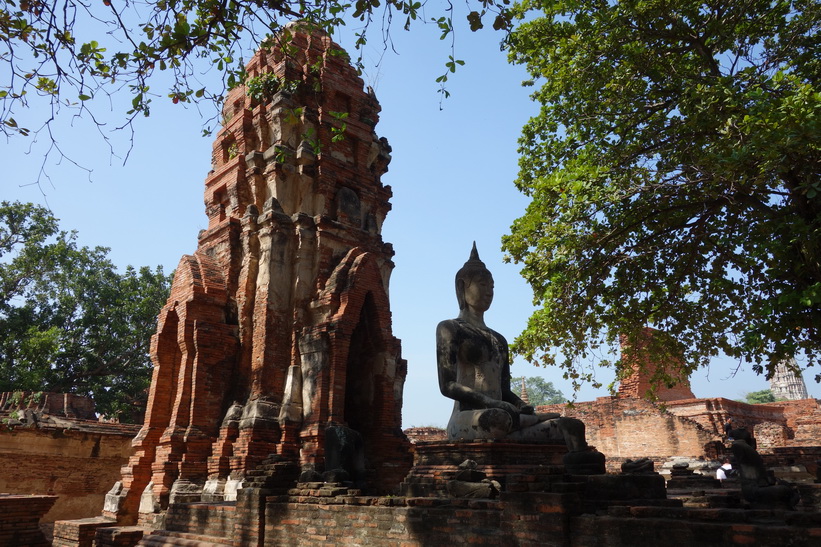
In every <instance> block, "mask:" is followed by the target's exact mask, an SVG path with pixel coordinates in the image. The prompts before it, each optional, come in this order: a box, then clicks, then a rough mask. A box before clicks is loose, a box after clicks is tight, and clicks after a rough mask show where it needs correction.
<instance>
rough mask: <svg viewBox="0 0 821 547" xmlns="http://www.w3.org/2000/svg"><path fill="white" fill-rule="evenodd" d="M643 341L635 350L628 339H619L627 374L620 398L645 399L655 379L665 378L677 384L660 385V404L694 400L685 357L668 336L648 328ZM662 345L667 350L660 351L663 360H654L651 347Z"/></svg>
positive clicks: (656, 392) (621, 385)
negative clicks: (652, 345)
mask: <svg viewBox="0 0 821 547" xmlns="http://www.w3.org/2000/svg"><path fill="white" fill-rule="evenodd" d="M642 336H643V338H642V339H640V340H639V341H638V343H637V344H636V347H630V346H629V342H628V340H627V337H626V336H622V337H621V339H620V343H621V351H622V359H623V360H624V361H625V372H627V374H626V375H625V376H624V377H623V378H622V379H621V381H620V383H619V396H621V397H634V398H637V399H644V398H646V397H647V396H648V394H649V393H650V391H651V389H652V383H653V380H654V379H657V380H658V379H660V378H661V377H662V376H664V375H666V376H669V377H671V378H673V379H674V380H675V382H676V383H675V384H674V385H670V386H667V385H664V384H663V383H660V384H659V385H658V386H657V388H656V391H655V393H654V395H655V397H656V398H657V399H658V400H659V401H679V400H682V399H695V398H696V397H695V395H693V392H692V390H691V389H690V378H689V376H688V375H687V374H686V373H684V372H681V365H682V362H683V358H682V354H681V353H680V351H679V350H677V348H676V345H675V343H673V342H672V341H670V340H669V339H668V338H667V337H666V336H664V335H663V334H662V333H660V332H659V331H657V330H656V329H651V328H649V327H647V328H645V329H644V331H643V333H642ZM653 343H656V344H663V345H664V349H658V350H657V351H658V354H659V355H662V356H666V358H665V357H662V359H661V360H659V359H658V358H657V359H656V360H653V359H652V358H651V355H650V351H649V348H648V346H649V345H650V344H653Z"/></svg>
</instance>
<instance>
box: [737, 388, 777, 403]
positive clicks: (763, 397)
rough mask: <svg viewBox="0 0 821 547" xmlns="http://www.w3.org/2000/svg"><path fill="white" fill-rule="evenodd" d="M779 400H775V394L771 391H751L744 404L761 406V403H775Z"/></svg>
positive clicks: (745, 397)
mask: <svg viewBox="0 0 821 547" xmlns="http://www.w3.org/2000/svg"><path fill="white" fill-rule="evenodd" d="M777 400H778V399H776V398H775V395H773V392H772V391H770V390H769V389H762V390H761V391H751V392H750V393H747V394H746V395H745V396H744V402H745V403H749V404H751V405H760V404H761V403H774V402H776V401H777Z"/></svg>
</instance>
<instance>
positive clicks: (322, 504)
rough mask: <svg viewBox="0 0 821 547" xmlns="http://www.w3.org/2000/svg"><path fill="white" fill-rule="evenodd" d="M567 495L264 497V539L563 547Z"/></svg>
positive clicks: (302, 542)
mask: <svg viewBox="0 0 821 547" xmlns="http://www.w3.org/2000/svg"><path fill="white" fill-rule="evenodd" d="M571 498H572V496H569V495H567V494H528V495H527V496H523V495H514V496H507V495H504V494H503V497H502V501H489V500H457V499H435V498H367V497H356V496H354V497H351V498H348V499H326V500H321V501H317V500H311V499H310V498H309V499H304V500H293V499H288V498H279V499H277V498H269V501H268V503H267V505H266V527H265V545H266V546H280V545H300V546H311V545H317V546H319V545H323V546H324V545H385V546H387V545H392V546H397V545H401V546H403V547H411V546H414V547H415V546H419V547H422V546H425V547H426V546H430V545H544V546H564V545H566V544H567V538H568V534H569V529H568V522H569V518H570V514H571V513H572V512H573V511H574V510H575V509H576V506H575V505H574V504H573V503H572V499H571ZM294 501H297V503H294ZM311 501H313V503H311Z"/></svg>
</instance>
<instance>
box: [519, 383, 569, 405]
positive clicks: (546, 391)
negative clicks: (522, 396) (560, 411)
mask: <svg viewBox="0 0 821 547" xmlns="http://www.w3.org/2000/svg"><path fill="white" fill-rule="evenodd" d="M523 379H524V382H525V388H527V398H528V401H530V404H531V405H532V406H541V405H556V404H560V403H564V402H566V401H567V399H566V398H565V396H564V395H563V394H562V392H561V390H559V389H558V388H557V387H556V386H554V385H553V382H549V381H547V380H545V379H544V378H542V377H541V376H530V377H527V378H523ZM516 380H517V378H514V379H513V391H514V392H516V393H517V394H519V390H520V389H521V384H520V383H518V382H517V381H516Z"/></svg>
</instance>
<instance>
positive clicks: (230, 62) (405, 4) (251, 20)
mask: <svg viewBox="0 0 821 547" xmlns="http://www.w3.org/2000/svg"><path fill="white" fill-rule="evenodd" d="M508 3H509V0H469V2H468V5H469V6H470V5H475V6H474V7H475V9H473V8H471V7H469V8H468V10H471V11H469V12H467V21H468V24H469V26H470V28H471V29H472V30H478V29H479V28H481V27H482V26H483V24H484V23H483V21H488V22H489V23H490V21H491V19H492V23H491V24H492V25H493V27H494V28H496V29H502V28H507V26H508V25H509V16H508V14H507V9H506V6H507V4H508ZM424 8H425V6H424V5H423V2H421V1H420V2H417V1H414V0H387V1H386V2H384V4H383V3H382V2H380V0H357V1H356V2H354V3H350V2H346V1H340V0H316V1H315V2H305V1H303V0H285V1H281V2H263V1H261V0H227V1H223V0H146V1H143V2H127V1H126V2H122V1H118V0H102V1H101V2H81V1H80V0H65V1H63V2H46V1H44V0H7V1H6V2H4V3H3V4H2V5H0V67H2V68H3V69H4V70H3V72H2V76H0V132H2V133H4V134H6V135H11V134H22V135H29V134H36V133H37V132H39V131H41V130H43V129H48V130H49V138H50V140H51V141H52V147H54V146H57V144H56V143H55V142H54V140H53V135H52V134H51V132H50V128H51V127H50V126H51V122H52V121H53V120H54V119H55V117H57V116H61V115H73V114H79V115H85V116H87V117H90V118H91V119H92V120H94V121H95V123H97V124H98V126H99V127H100V129H101V132H103V135H105V133H104V131H105V130H104V128H103V126H104V125H105V123H104V122H102V121H100V120H101V119H103V118H100V116H105V112H106V111H108V110H110V109H111V106H112V104H115V105H116V104H118V103H117V102H116V101H114V100H113V98H112V95H118V96H119V95H122V94H123V93H125V94H126V96H127V97H128V101H127V104H128V106H127V107H125V108H124V109H123V110H124V111H125V114H124V120H120V121H121V122H122V123H116V124H113V125H114V126H116V127H117V128H121V127H123V126H131V124H132V122H133V120H134V118H135V117H136V116H139V115H145V116H148V115H149V113H150V110H151V103H152V101H154V100H155V99H157V98H160V97H162V96H163V95H165V96H167V99H166V100H170V101H173V102H174V103H183V104H184V103H190V102H199V101H213V103H214V104H215V105H216V106H220V105H221V103H222V98H223V95H224V92H225V90H226V89H227V88H230V87H233V86H236V85H238V84H240V83H241V82H242V81H243V80H244V78H245V74H244V72H243V67H244V64H245V61H246V60H247V59H248V58H250V56H251V55H253V53H254V52H255V51H256V50H257V49H259V48H260V47H267V46H270V45H271V44H272V43H273V41H274V40H283V41H285V42H286V43H287V41H288V39H289V32H288V31H287V30H286V31H285V32H282V31H283V30H284V29H286V26H287V24H288V23H291V22H294V21H300V22H302V23H303V24H305V25H310V26H312V27H315V28H320V29H323V30H325V31H327V32H329V33H333V32H334V30H336V29H338V28H340V27H341V26H344V25H345V24H346V22H348V23H355V24H357V25H358V30H357V31H356V32H355V44H354V46H355V48H357V49H358V50H359V51H360V56H359V58H358V59H357V61H356V62H357V63H358V64H359V66H360V67H362V56H361V51H362V49H361V48H362V47H363V46H364V45H365V44H367V43H368V30H369V28H370V25H371V23H372V21H373V20H374V19H377V20H378V21H379V22H380V24H381V29H380V30H381V34H380V36H381V41H382V45H383V47H384V48H385V49H387V48H389V47H390V30H391V27H392V26H394V25H396V24H400V25H401V26H402V28H404V29H405V30H408V29H410V27H411V25H412V24H416V23H421V22H424V23H429V24H433V25H435V26H437V27H438V28H439V29H441V31H442V35H441V37H442V39H446V38H448V37H450V38H451V39H453V28H454V25H453V5H452V4H449V3H448V4H447V5H443V6H438V5H436V6H433V7H432V9H428V11H427V12H425V13H423V9H424ZM461 64H463V62H462V61H461V60H458V59H455V58H454V57H453V56H452V55H451V56H450V58H449V59H448V61H446V63H445V72H444V73H443V74H442V75H441V76H440V77H439V78H438V79H437V82H439V83H440V84H442V85H444V83H445V82H446V81H447V78H448V74H450V73H451V72H455V70H456V67H457V66H458V65H461ZM206 73H210V74H211V75H212V76H209V78H210V79H213V75H214V74H216V75H217V76H218V77H220V78H221V80H222V83H223V88H222V89H209V88H206V87H205V86H204V85H203V84H202V83H201V80H202V76H203V75H204V74H206ZM440 91H442V92H443V93H445V94H446V93H447V92H446V91H445V89H444V87H442V88H441V89H440ZM38 99H39V100H38ZM43 99H44V100H45V105H43V101H42V100H43ZM29 106H36V107H37V108H31V109H28V108H26V107H29ZM42 106H45V108H42ZM63 111H67V112H65V113H64V112H63ZM213 112H214V119H215V118H216V114H217V112H218V109H216V108H215V109H214V110H213ZM32 116H33V119H30V118H32ZM39 124H42V125H39ZM32 128H33V129H32ZM208 130H210V128H206V131H208ZM51 150H53V148H51V149H49V152H51ZM56 150H57V153H60V154H61V152H60V149H59V147H58V148H57V149H56Z"/></svg>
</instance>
